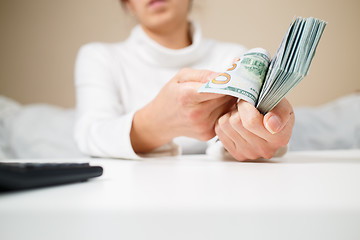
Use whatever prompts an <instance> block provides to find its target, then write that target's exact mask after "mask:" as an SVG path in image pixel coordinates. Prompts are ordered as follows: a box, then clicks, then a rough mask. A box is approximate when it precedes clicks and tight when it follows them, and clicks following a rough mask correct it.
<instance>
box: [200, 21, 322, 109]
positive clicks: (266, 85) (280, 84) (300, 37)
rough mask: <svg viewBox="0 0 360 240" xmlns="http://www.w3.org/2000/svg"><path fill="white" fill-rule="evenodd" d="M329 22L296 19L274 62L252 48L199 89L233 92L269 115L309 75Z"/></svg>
mask: <svg viewBox="0 0 360 240" xmlns="http://www.w3.org/2000/svg"><path fill="white" fill-rule="evenodd" d="M326 24H327V23H326V22H325V21H322V20H319V19H316V18H312V17H310V18H300V17H298V18H296V19H295V20H294V21H293V22H292V23H291V25H290V27H289V29H288V31H287V33H286V35H285V37H284V39H283V41H282V43H281V45H280V47H279V49H278V50H277V52H276V54H275V56H274V58H273V59H272V60H271V61H270V59H271V58H270V54H269V53H268V52H267V51H266V50H265V49H262V48H254V49H251V50H249V51H248V52H247V53H245V54H244V55H243V56H242V57H241V59H240V60H239V61H236V62H235V63H233V65H232V67H230V68H229V69H228V70H227V71H225V72H224V73H222V74H220V75H219V76H217V77H216V78H214V79H213V80H211V81H209V82H207V83H206V84H204V85H203V86H201V87H200V89H199V92H210V93H219V94H225V95H231V96H234V97H237V98H239V99H243V100H245V101H248V102H249V103H251V104H253V105H254V106H256V108H257V109H258V110H259V111H260V112H261V113H262V114H266V113H267V112H269V111H271V110H272V109H273V108H274V107H275V106H276V105H277V104H278V103H279V102H280V101H281V99H283V98H284V97H285V95H286V94H287V93H288V92H289V91H290V90H291V89H293V88H294V87H295V86H296V85H297V84H298V83H299V82H300V81H301V80H302V79H303V78H304V77H305V76H306V75H307V74H308V71H309V68H310V64H311V61H312V59H313V57H314V55H315V50H316V47H317V45H318V43H319V41H320V38H321V35H322V33H323V31H324V29H325V26H326Z"/></svg>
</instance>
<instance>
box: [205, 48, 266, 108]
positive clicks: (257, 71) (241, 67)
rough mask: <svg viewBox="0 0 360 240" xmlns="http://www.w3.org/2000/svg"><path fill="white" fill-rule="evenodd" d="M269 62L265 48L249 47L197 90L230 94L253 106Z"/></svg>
mask: <svg viewBox="0 0 360 240" xmlns="http://www.w3.org/2000/svg"><path fill="white" fill-rule="evenodd" d="M269 63H270V54H269V53H268V52H267V51H266V50H265V49H262V48H254V49H251V50H249V51H248V52H247V53H245V54H244V56H243V57H242V59H241V60H240V61H236V62H234V63H233V65H232V66H231V67H230V68H229V69H227V71H225V72H224V73H222V74H220V75H219V76H217V77H216V78H214V79H213V80H211V81H209V82H207V83H206V84H205V85H203V86H202V87H201V88H200V89H199V92H211V93H220V94H226V95H231V96H233V97H237V98H239V99H243V100H245V101H248V102H250V103H251V104H253V105H254V106H255V104H256V102H257V99H258V96H259V93H260V89H261V87H262V85H263V82H264V78H265V74H266V72H267V69H268V66H269Z"/></svg>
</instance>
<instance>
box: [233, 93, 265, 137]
mask: <svg viewBox="0 0 360 240" xmlns="http://www.w3.org/2000/svg"><path fill="white" fill-rule="evenodd" d="M237 110H238V113H239V116H240V118H241V122H242V126H243V127H244V128H245V129H246V130H247V131H249V132H251V133H253V134H255V135H257V136H260V137H261V138H263V139H265V140H268V139H271V137H272V134H271V133H270V132H269V131H268V130H267V129H266V128H265V127H264V124H263V118H264V116H263V115H262V114H261V113H260V112H259V111H258V110H257V109H256V108H255V107H254V106H253V105H252V104H250V103H248V102H246V101H244V100H240V101H239V102H238V104H237Z"/></svg>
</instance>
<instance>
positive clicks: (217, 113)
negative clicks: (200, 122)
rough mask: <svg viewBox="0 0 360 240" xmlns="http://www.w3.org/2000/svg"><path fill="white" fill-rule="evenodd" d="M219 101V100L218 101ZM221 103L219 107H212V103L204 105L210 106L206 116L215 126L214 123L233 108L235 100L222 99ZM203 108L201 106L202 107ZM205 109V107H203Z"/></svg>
mask: <svg viewBox="0 0 360 240" xmlns="http://www.w3.org/2000/svg"><path fill="white" fill-rule="evenodd" d="M219 100H220V99H219ZM221 101H223V103H222V104H221V105H217V106H216V107H214V106H213V105H214V104H213V101H208V102H206V104H211V105H210V106H209V108H208V109H212V110H210V111H211V112H210V114H209V116H208V119H210V120H211V121H212V122H213V124H214V125H215V122H216V121H217V120H218V119H219V118H220V117H221V116H223V115H224V114H226V113H228V112H231V110H232V109H233V108H234V106H235V103H236V98H223V99H221ZM202 107H203V106H202ZM204 107H206V105H204Z"/></svg>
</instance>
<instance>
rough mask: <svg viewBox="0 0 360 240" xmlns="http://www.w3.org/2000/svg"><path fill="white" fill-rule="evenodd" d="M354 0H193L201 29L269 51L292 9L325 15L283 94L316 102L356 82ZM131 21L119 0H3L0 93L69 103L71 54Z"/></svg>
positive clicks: (358, 52) (116, 37)
mask: <svg viewBox="0 0 360 240" xmlns="http://www.w3.org/2000/svg"><path fill="white" fill-rule="evenodd" d="M359 13H360V1H359V0H343V1H338V0H316V1H314V0H311V1H310V0H303V1H298V0H297V1H295V0H273V1H269V0H257V1H241V0H239V1H235V0H221V1H218V0H194V7H193V11H192V18H193V19H196V20H197V21H199V22H200V23H201V25H202V27H203V33H204V35H205V36H206V37H210V38H215V39H218V40H223V41H231V42H236V43H240V44H243V45H245V46H246V47H248V48H252V47H258V46H261V47H264V48H266V49H268V50H269V52H271V54H274V53H275V51H276V50H277V48H278V46H279V44H280V41H281V40H282V38H283V36H284V34H285V32H286V30H287V28H288V26H289V24H290V22H291V20H292V19H293V17H294V16H303V17H308V16H314V17H318V18H322V19H324V20H326V21H328V23H329V24H328V26H327V28H326V29H325V32H324V35H323V38H322V40H321V41H320V44H319V47H318V50H317V54H316V56H315V58H314V61H313V64H312V66H311V68H310V73H309V76H308V77H307V78H305V79H304V80H303V81H302V82H301V83H300V84H299V85H298V86H297V87H296V88H295V89H294V90H293V91H292V92H291V93H290V94H289V95H288V98H289V99H290V101H291V102H292V103H293V105H294V106H306V105H312V106H314V105H319V104H322V103H325V102H328V101H330V100H333V99H335V98H338V97H340V96H343V95H346V94H350V93H352V92H354V91H356V90H360V78H359V71H358V69H359V68H360V67H359V63H360V62H359V56H360V44H359V43H360V28H359V23H360V14H359ZM134 24H135V21H134V20H133V19H132V17H131V15H130V14H127V13H124V11H122V9H121V7H120V4H119V2H118V0H61V1H55V0H31V1H26V0H1V1H0V31H1V35H0V36H1V38H0V94H1V95H5V96H7V97H10V98H13V99H15V100H17V101H19V102H21V103H24V104H27V103H35V102H46V103H50V104H56V105H59V106H63V107H74V105H75V96H74V86H73V71H74V61H75V58H76V54H77V51H78V49H79V47H80V46H81V45H82V44H85V43H87V42H92V41H105V42H116V41H122V40H124V39H125V38H126V37H127V36H128V34H129V31H130V29H131V28H132V26H134Z"/></svg>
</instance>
